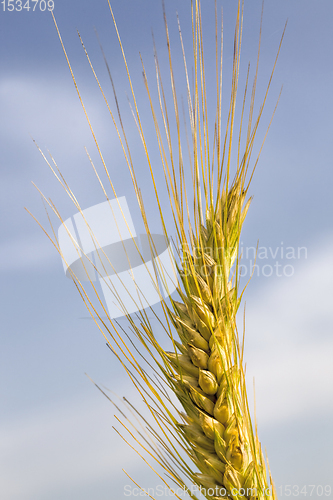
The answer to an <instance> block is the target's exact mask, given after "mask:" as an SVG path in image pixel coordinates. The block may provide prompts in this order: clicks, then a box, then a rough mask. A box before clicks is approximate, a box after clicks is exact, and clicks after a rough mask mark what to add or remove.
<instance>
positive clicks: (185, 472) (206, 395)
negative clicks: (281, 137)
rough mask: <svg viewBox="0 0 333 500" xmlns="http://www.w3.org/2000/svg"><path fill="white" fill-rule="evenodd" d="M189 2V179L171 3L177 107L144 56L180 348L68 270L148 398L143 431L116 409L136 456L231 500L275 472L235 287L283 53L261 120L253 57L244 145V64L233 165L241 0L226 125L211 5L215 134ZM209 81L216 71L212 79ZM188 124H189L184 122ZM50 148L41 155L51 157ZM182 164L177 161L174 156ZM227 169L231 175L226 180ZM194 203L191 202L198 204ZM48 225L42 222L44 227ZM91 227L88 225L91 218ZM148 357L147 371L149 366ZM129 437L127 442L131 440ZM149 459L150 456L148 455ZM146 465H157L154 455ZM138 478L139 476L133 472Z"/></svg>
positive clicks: (265, 494)
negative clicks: (165, 343) (172, 244)
mask: <svg viewBox="0 0 333 500" xmlns="http://www.w3.org/2000/svg"><path fill="white" fill-rule="evenodd" d="M108 3H109V9H110V13H111V15H112V18H113V22H114V26H115V28H116V33H117V36H118V40H119V45H120V48H121V51H122V54H123V58H124V63H125V68H126V72H127V75H128V80H129V84H130V89H131V98H132V102H133V106H132V112H133V116H134V118H135V122H136V125H137V128H138V131H139V134H140V138H141V141H142V144H143V147H144V150H145V154H146V157H147V164H148V168H149V172H150V175H151V178H152V183H153V188H154V193H155V196H156V201H157V206H158V210H159V215H160V220H161V225H162V228H163V232H164V235H165V237H166V238H167V237H168V236H170V234H171V232H170V231H171V230H170V229H168V228H167V223H166V221H165V218H164V216H163V212H164V207H162V206H161V203H160V198H159V194H158V186H157V183H156V180H155V176H154V168H153V166H152V162H151V159H150V155H149V151H148V147H147V142H146V139H145V132H144V129H143V125H142V122H141V119H140V114H139V110H138V106H137V101H136V98H135V93H134V87H133V84H132V80H131V77H130V73H129V70H128V66H127V62H126V57H125V54H124V51H123V47H122V43H121V39H120V35H119V32H118V28H117V25H116V20H115V17H114V14H113V11H112V7H111V4H110V2H109V0H108ZM191 9H192V10H191V14H192V34H193V53H194V75H193V76H194V78H193V88H191V87H190V83H189V76H188V70H187V63H186V57H185V50H184V45H183V39H182V33H181V30H180V27H179V34H180V43H181V49H182V54H183V60H184V69H185V77H186V85H187V100H188V112H189V123H190V134H189V135H190V139H191V141H190V140H189V138H188V137H187V139H188V145H189V153H190V155H189V156H190V167H189V168H190V171H191V172H190V173H191V175H192V185H191V183H190V182H189V181H188V178H189V176H188V175H187V173H186V172H185V170H186V169H185V163H184V154H183V146H182V132H181V125H180V124H181V119H180V113H179V103H178V98H177V92H176V90H177V89H176V86H175V78H174V72H173V66H172V57H171V44H170V39H169V31H168V25H167V22H166V15H165V10H164V20H165V28H166V36H167V47H168V52H169V68H170V82H171V90H172V106H171V109H170V106H168V105H167V101H166V98H165V92H164V86H163V82H162V78H161V72H160V66H159V61H158V57H157V52H156V50H155V65H156V79H157V89H158V98H159V110H158V108H157V107H156V106H154V104H153V100H152V97H151V93H150V87H149V84H148V81H147V77H146V72H145V68H144V65H143V75H144V83H145V87H146V90H147V95H148V100H149V104H150V107H151V112H152V117H153V120H154V126H155V130H156V140H157V144H158V148H159V151H160V160H161V168H163V171H164V175H165V184H166V187H167V190H168V193H169V200H170V209H171V213H172V216H173V221H174V231H175V234H176V240H177V245H178V248H179V249H181V250H180V254H179V257H180V264H178V265H177V264H175V265H176V266H177V270H178V273H179V283H178V287H177V291H178V295H179V298H178V299H177V300H174V299H172V300H171V305H170V301H168V300H166V299H165V298H164V297H163V296H161V305H162V313H161V315H160V316H158V317H156V319H157V320H158V321H159V324H160V325H161V327H162V328H163V329H164V332H165V336H166V338H168V339H169V341H170V344H171V345H172V348H173V350H172V351H166V350H165V349H164V348H162V346H161V345H160V343H159V342H158V340H157V338H156V335H155V333H154V328H153V327H152V325H151V323H150V321H149V318H148V315H147V312H146V311H145V310H141V311H139V312H138V314H137V317H139V319H140V324H139V325H138V324H137V322H136V321H134V319H133V317H131V316H130V315H127V319H128V330H129V331H130V334H131V335H132V337H133V338H136V339H137V341H138V344H135V343H134V342H133V339H132V338H131V337H130V336H129V334H128V331H126V330H123V329H122V328H121V327H120V326H119V324H117V323H116V322H115V321H113V320H112V319H111V318H110V317H109V315H108V311H107V310H106V308H105V306H104V304H103V300H102V299H101V297H100V295H99V292H98V290H97V289H96V287H95V285H94V283H93V282H92V281H91V279H90V276H89V275H88V277H89V280H90V284H91V285H92V286H93V291H94V293H95V296H96V298H97V302H98V304H99V305H100V306H101V308H102V312H100V311H99V310H98V307H97V306H96V305H95V304H94V301H93V297H91V296H89V294H88V292H87V291H86V289H85V287H84V284H83V283H82V282H81V281H80V280H79V279H78V278H77V276H75V274H74V273H73V272H71V275H72V278H73V281H74V283H75V285H76V287H77V289H78V291H79V293H80V294H81V297H82V299H83V301H84V303H85V305H86V306H87V308H88V310H89V312H90V314H91V316H92V318H93V319H94V320H95V323H96V325H97V327H98V328H99V330H100V331H101V333H102V334H103V335H104V337H105V339H106V341H107V344H108V346H109V348H110V349H111V351H112V352H113V353H114V354H115V356H116V357H117V359H118V360H119V361H120V363H121V364H122V365H123V367H124V369H125V371H126V373H127V374H128V376H129V378H130V380H131V381H132V383H133V384H134V386H135V388H136V390H137V391H138V393H139V394H140V396H141V398H142V400H143V402H144V404H145V405H146V409H147V412H148V415H149V419H148V417H147V418H146V417H145V416H143V415H141V414H140V413H139V412H137V411H136V410H135V408H133V407H132V406H130V411H131V413H132V414H134V415H135V419H136V420H139V421H140V422H141V424H140V425H142V426H143V427H144V430H145V433H143V432H142V431H141V430H139V429H138V425H137V424H135V423H134V422H133V419H128V418H127V417H126V416H125V414H124V413H123V412H121V415H122V417H123V420H120V419H119V418H118V417H117V421H118V422H119V423H120V424H121V425H122V426H123V429H124V432H128V433H129V435H130V438H131V439H132V440H134V442H135V445H132V444H130V446H131V447H132V448H134V449H136V451H137V452H138V453H139V454H140V455H141V453H140V452H139V451H138V448H139V449H141V450H143V452H142V453H144V454H145V456H148V457H149V458H150V459H152V460H154V461H155V463H157V464H158V466H159V467H160V468H161V469H162V470H164V472H165V473H166V475H167V477H168V478H169V479H170V480H171V481H172V482H173V483H175V484H176V485H178V486H179V487H181V488H184V491H187V493H188V494H189V495H190V497H191V498H194V499H195V498H197V497H196V496H195V494H194V493H193V491H192V490H191V489H190V488H189V486H188V484H187V482H188V481H190V482H191V483H192V484H193V483H194V484H195V485H197V486H198V488H201V492H202V493H203V494H204V496H205V497H206V498H207V499H215V500H217V499H220V498H226V497H227V498H232V499H234V500H247V499H248V500H254V499H258V500H263V499H270V498H273V500H274V499H275V498H276V495H275V490H274V487H273V483H272V478H271V476H270V473H269V478H268V477H267V474H266V467H265V461H264V457H263V454H262V451H261V446H260V443H259V440H258V436H257V431H256V426H255V430H254V429H253V426H252V422H251V418H250V413H249V407H248V401H247V394H246V384H245V369H244V362H243V342H242V341H241V339H240V338H239V334H238V330H237V325H236V313H237V310H238V308H239V306H240V302H241V298H242V294H243V291H244V290H243V291H241V292H240V283H239V280H240V276H239V274H240V273H239V262H240V258H241V256H240V255H239V243H240V234H241V229H242V225H243V222H244V219H245V217H246V213H247V211H248V209H249V206H250V203H251V198H249V197H248V190H249V185H250V182H251V179H252V176H253V172H254V169H255V168H256V165H257V162H258V158H259V155H260V152H261V149H262V146H261V149H260V152H259V155H258V157H257V159H256V161H255V162H254V165H253V168H252V169H251V171H250V174H248V171H249V164H250V161H251V155H252V151H253V144H254V138H255V136H256V132H257V129H258V124H259V121H260V118H261V115H262V112H263V108H264V105H265V102H266V98H267V93H268V90H269V87H270V83H271V80H272V76H273V73H274V69H275V64H276V60H277V57H276V60H275V63H274V65H273V70H272V74H271V77H270V80H269V82H268V86H267V91H266V93H265V95H264V98H263V100H262V104H261V106H260V108H259V113H258V116H257V118H256V119H255V120H254V119H253V113H254V99H255V89H256V81H257V72H258V63H257V68H256V73H255V77H254V83H253V87H252V94H251V102H250V107H249V116H248V123H247V131H246V140H245V146H244V151H243V154H242V156H241V155H240V145H241V139H242V126H243V118H244V113H245V101H246V95H247V86H248V78H249V73H248V75H247V80H246V86H245V92H244V99H243V107H242V112H241V120H240V130H239V138H238V154H237V155H236V156H237V160H236V162H235V167H234V168H232V156H231V155H232V150H233V149H232V144H233V137H234V133H235V132H234V127H235V109H236V95H237V89H238V76H239V65H240V59H239V58H240V49H241V40H242V22H243V9H242V4H241V1H240V0H239V1H238V8H237V20H236V28H235V36H234V57H233V68H232V81H231V84H232V85H231V97H230V105H229V110H228V116H227V122H226V128H225V133H224V134H222V118H221V116H222V37H221V46H220V47H219V44H218V28H217V19H218V16H217V13H216V27H215V39H216V115H215V122H214V121H213V123H212V130H213V135H211V131H210V130H209V128H210V121H209V118H208V111H207V109H208V105H207V89H206V81H207V79H206V72H205V64H204V56H203V34H202V26H201V5H200V1H199V0H193V1H192V2H191ZM52 15H53V14H52ZM54 21H55V20H54ZM55 25H56V23H55ZM56 29H57V31H58V34H59V38H60V41H61V44H62V47H63V50H64V53H65V56H66V60H67V63H68V65H69V68H70V71H71V75H72V78H73V82H74V84H75V88H76V90H77V93H78V96H79V98H80V101H81V104H82V106H83V109H84V112H85V114H86V117H87V120H88V123H89V127H90V129H91V132H92V134H93V137H94V140H95V142H96V145H97V150H98V153H99V155H100V159H101V162H102V165H103V168H104V170H105V171H106V174H107V178H108V181H109V183H110V187H111V191H112V193H113V195H114V196H116V192H115V188H114V185H113V183H112V181H111V177H110V174H109V172H108V169H107V166H106V163H105V161H104V158H103V156H102V153H101V150H100V148H99V146H98V143H97V139H96V136H95V133H94V130H93V127H92V124H91V122H90V121H89V118H88V114H87V111H86V109H85V107H84V104H83V101H82V98H81V95H80V93H79V90H78V86H77V83H76V80H75V77H74V73H73V71H72V68H71V66H70V62H69V59H68V57H67V53H66V51H65V48H64V45H63V43H62V40H61V37H60V32H59V29H58V27H57V25H56ZM260 34H261V31H260ZM282 38H283V35H282ZM80 39H81V38H80ZM81 42H82V40H81ZM281 42H282V39H281ZM82 45H83V42H82ZM280 47H281V44H280ZM280 47H279V49H278V53H279V50H280ZM259 49H260V41H259ZM84 50H85V48H84ZM219 50H220V56H219ZM85 52H86V50H85ZM259 52H260V50H258V60H259ZM86 55H87V58H88V63H89V65H90V67H91V69H92V71H93V74H94V76H95V78H96V81H97V84H98V86H99V89H100V91H101V92H102V95H103V98H104V99H105V102H106V105H107V108H108V110H109V112H110V115H111V118H112V120H113V123H114V126H115V129H116V133H117V135H118V138H119V140H120V143H121V147H122V150H123V153H124V157H125V160H126V163H127V166H128V169H129V172H130V175H131V178H132V182H133V188H134V192H135V195H136V198H137V201H138V205H139V209H140V212H141V215H142V219H143V222H144V224H145V229H146V232H147V235H148V237H149V242H150V246H151V254H152V258H155V257H158V252H157V251H156V248H155V247H154V242H153V238H151V236H152V234H151V232H150V227H149V222H148V217H147V213H146V210H145V205H144V201H145V200H143V199H142V196H141V192H140V189H139V184H138V181H137V177H136V173H135V166H134V164H133V158H134V156H135V155H133V154H132V153H131V151H130V146H129V141H128V139H127V135H126V130H125V128H124V125H123V121H122V118H121V114H120V110H119V106H118V101H117V96H116V94H115V98H116V104H117V112H118V117H119V124H120V125H118V124H117V120H116V118H115V116H114V115H113V112H112V110H111V107H110V105H109V103H108V101H107V99H106V96H105V94H104V92H103V90H102V87H101V85H100V83H99V80H98V78H97V75H96V73H95V71H94V68H93V66H92V63H91V60H90V58H89V56H88V54H87V52H86ZM142 64H143V63H142ZM108 69H109V68H108ZM210 76H211V75H210ZM209 80H210V81H213V79H212V78H210V79H209ZM112 86H113V82H112ZM113 90H114V86H113ZM114 92H115V90H114ZM158 112H159V113H160V118H161V122H162V127H160V124H159V123H160V121H159V120H158ZM171 112H174V115H175V123H176V125H175V129H174V131H171V130H170V115H171ZM274 112H275V110H274ZM274 112H273V115H274ZM268 128H269V127H268ZM174 132H175V133H176V137H177V145H176V146H173V145H172V144H173V142H172V140H171V136H172V135H173V133H174ZM186 135H188V134H187V129H186ZM265 138H266V136H265ZM265 138H264V140H265ZM263 142H264V141H263ZM190 144H191V145H190ZM43 156H44V155H43ZM44 159H46V158H45V156H44ZM89 160H90V162H91V164H92V166H93V168H94V171H95V173H96V175H97V178H98V181H99V182H100V184H101V187H102V189H103V193H104V194H105V197H106V199H107V200H108V199H109V198H108V194H107V188H105V187H104V186H103V185H102V183H101V180H100V177H99V176H98V174H97V170H96V168H95V166H94V164H93V163H92V160H91V158H90V156H89ZM52 162H53V165H52V164H51V163H49V162H48V165H49V166H50V168H51V170H52V172H53V173H54V174H55V175H56V177H57V179H58V181H59V182H60V183H61V185H62V186H63V188H64V189H65V191H66V192H67V194H68V195H69V196H70V198H71V199H72V200H73V203H74V204H75V206H76V208H77V210H78V211H79V212H80V213H81V214H83V212H82V210H81V207H80V205H79V202H78V201H77V199H76V197H75V196H74V194H73V192H72V191H71V189H70V188H69V186H68V184H67V183H66V181H65V180H64V177H63V176H62V175H61V174H60V172H59V169H58V167H57V165H56V163H55V161H54V160H53V158H52ZM177 163H178V169H177V167H176V165H177ZM232 172H233V178H232V180H231V175H232ZM42 196H43V195H42ZM43 198H44V201H45V203H46V205H48V206H49V207H50V209H51V210H52V211H53V212H54V213H55V215H56V216H57V217H58V218H59V219H60V220H61V222H62V219H61V216H60V214H59V212H58V211H57V209H56V208H55V206H54V205H53V203H52V202H50V201H49V200H48V199H47V198H46V197H44V196H43ZM191 207H193V210H192V209H191ZM41 227H42V226H41ZM44 231H45V232H46V230H44ZM89 231H90V232H91V230H90V228H89ZM46 233H47V232H46ZM48 236H49V235H48ZM91 236H92V237H93V233H91ZM49 238H50V239H51V241H52V242H53V244H54V245H55V247H56V248H57V250H58V251H59V253H60V255H62V251H61V248H60V247H59V244H58V241H57V240H56V238H53V237H52V236H49ZM95 246H96V250H97V249H99V250H102V249H100V247H99V244H98V241H97V240H95ZM77 249H78V250H81V252H82V253H83V254H84V252H83V250H82V249H80V248H79V247H78V246H77ZM86 258H87V261H89V263H90V264H91V266H93V267H94V268H95V270H96V272H97V273H98V272H99V270H98V269H97V267H96V266H95V264H94V262H92V261H91V259H90V257H89V255H86ZM110 264H112V263H110ZM154 271H155V273H156V276H157V275H159V277H160V278H161V279H162V280H163V279H164V278H165V276H164V275H163V269H154ZM125 312H126V311H125ZM151 313H152V314H154V315H155V316H156V313H155V311H154V310H153V309H151ZM105 315H106V316H107V320H105ZM176 335H178V337H177V338H176V337H175V336H176ZM138 346H141V349H142V351H140V350H139V347H138ZM142 360H144V361H142ZM147 364H148V368H149V370H150V371H149V373H148V369H147ZM151 373H153V374H154V375H155V376H156V380H155V379H153V378H152V375H151ZM168 390H169V392H168ZM102 392H103V391H102ZM170 392H171V393H173V394H175V395H176V397H177V398H178V401H179V402H180V405H181V407H182V408H180V407H179V405H178V406H175V403H174V400H173V399H172V397H171V396H170ZM103 393H104V392H103ZM104 394H105V393H104ZM115 406H116V405H115ZM116 407H117V406H116ZM117 408H118V407H117ZM133 429H134V430H133ZM117 432H119V431H117ZM124 439H125V438H124ZM125 440H126V442H127V439H125ZM132 442H133V441H132ZM143 458H144V457H143ZM144 460H145V462H146V463H148V461H147V460H146V458H144ZM150 467H151V468H153V467H152V466H151V465H150ZM197 469H198V470H199V472H198V471H197ZM157 473H158V472H157ZM158 475H159V477H160V478H161V480H162V481H163V482H164V483H165V484H166V485H168V486H170V484H169V483H168V482H167V481H166V479H165V478H164V477H162V476H161V475H160V474H158ZM133 481H134V480H133ZM134 482H135V481H134ZM135 484H137V483H136V482H135ZM175 496H176V498H180V497H179V496H178V495H177V494H176V495H175ZM151 498H153V497H151Z"/></svg>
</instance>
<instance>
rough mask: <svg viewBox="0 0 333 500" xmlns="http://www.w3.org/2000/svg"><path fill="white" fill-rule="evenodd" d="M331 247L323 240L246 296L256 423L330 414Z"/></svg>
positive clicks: (332, 368)
mask: <svg viewBox="0 0 333 500" xmlns="http://www.w3.org/2000/svg"><path fill="white" fill-rule="evenodd" d="M332 248H333V243H332V239H326V240H325V241H324V242H322V244H321V245H320V246H319V248H317V249H310V250H309V256H308V260H307V261H306V262H305V263H303V264H302V265H299V266H297V268H296V272H295V274H294V276H293V277H290V278H284V279H283V280H282V281H279V280H276V279H275V280H267V284H266V286H265V287H263V288H262V289H260V290H259V291H258V292H257V293H256V294H255V295H253V296H250V297H249V300H248V303H247V308H246V309H247V314H246V354H245V357H246V360H247V361H248V363H247V376H248V387H249V389H250V390H249V392H250V393H252V390H251V386H252V379H253V376H254V377H255V384H256V394H257V414H258V420H260V422H265V423H267V424H268V423H269V424H272V423H274V422H276V421H283V420H287V419H290V418H296V417H297V418H299V417H300V416H301V415H302V414H303V415H306V416H307V417H308V418H311V416H315V415H317V416H318V415H319V414H320V413H323V412H326V414H327V413H332V410H333V406H332V401H333V364H332V357H333V335H332V324H333V308H332V296H333V295H332V292H333V287H332V283H333V262H332Z"/></svg>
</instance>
